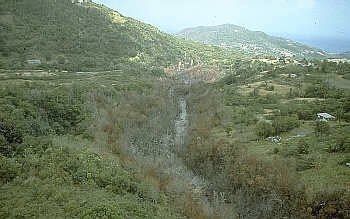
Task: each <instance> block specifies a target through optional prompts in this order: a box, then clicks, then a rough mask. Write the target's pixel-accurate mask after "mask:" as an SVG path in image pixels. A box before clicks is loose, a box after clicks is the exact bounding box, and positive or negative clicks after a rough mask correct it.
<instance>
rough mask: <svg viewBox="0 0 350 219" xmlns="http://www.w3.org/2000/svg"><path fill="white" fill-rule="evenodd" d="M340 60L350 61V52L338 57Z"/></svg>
mask: <svg viewBox="0 0 350 219" xmlns="http://www.w3.org/2000/svg"><path fill="white" fill-rule="evenodd" d="M338 56H339V57H340V58H346V59H350V51H349V52H344V53H341V54H339V55H338Z"/></svg>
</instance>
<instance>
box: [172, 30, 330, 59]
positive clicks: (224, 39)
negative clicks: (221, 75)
mask: <svg viewBox="0 0 350 219" xmlns="http://www.w3.org/2000/svg"><path fill="white" fill-rule="evenodd" d="M176 36H177V37H179V38H184V39H190V40H193V41H195V42H201V43H205V44H210V45H216V46H220V47H223V48H228V49H231V50H234V51H240V52H244V53H248V54H250V55H253V56H277V57H280V56H295V57H298V58H324V57H326V56H328V54H327V53H326V52H325V51H322V50H321V49H317V48H313V47H309V46H306V45H303V44H301V43H297V42H293V41H291V40H288V39H284V38H279V37H273V36H269V35H267V34H265V33H263V32H260V31H250V30H248V29H246V28H244V27H240V26H236V25H232V24H224V25H220V26H207V27H206V26H201V27H194V28H188V29H185V30H182V31H181V32H179V33H177V34H176Z"/></svg>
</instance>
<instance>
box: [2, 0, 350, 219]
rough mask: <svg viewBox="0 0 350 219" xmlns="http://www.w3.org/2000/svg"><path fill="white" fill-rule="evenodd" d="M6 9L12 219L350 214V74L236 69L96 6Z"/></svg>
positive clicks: (268, 63) (11, 5)
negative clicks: (326, 117) (321, 115)
mask: <svg viewBox="0 0 350 219" xmlns="http://www.w3.org/2000/svg"><path fill="white" fill-rule="evenodd" d="M0 6H1V7H0V24H1V28H2V29H5V30H7V31H1V33H0V41H1V45H0V46H1V48H0V49H1V50H0V52H1V57H0V62H1V63H0V64H1V68H3V70H0V103H1V104H0V165H1V168H0V192H1V196H0V217H1V218H52V217H54V218H198V219H199V218H315V217H316V218H348V217H350V212H349V209H348V206H350V193H349V186H350V185H349V180H348V179H349V178H350V172H349V163H350V141H349V139H350V136H349V132H348V129H349V128H350V89H349V88H350V80H349V79H350V64H349V63H348V62H340V61H339V60H330V61H327V60H306V59H303V60H292V61H290V63H287V62H286V59H284V58H283V57H282V58H280V59H276V60H266V59H260V60H259V59H238V57H237V56H236V55H235V54H233V53H231V52H229V51H226V50H223V49H220V48H217V47H212V46H204V45H199V44H197V43H193V42H187V41H184V40H180V39H175V38H173V37H171V36H169V35H166V34H164V33H162V32H160V31H159V30H157V29H155V28H153V27H151V26H150V25H146V24H143V23H141V22H138V21H135V20H133V19H131V18H127V17H124V16H122V15H120V14H119V13H117V12H115V11H112V10H110V9H108V8H106V7H104V6H102V5H98V4H95V3H91V2H89V3H84V4H82V5H80V4H72V2H71V1H68V0H67V1H66V0H62V1H57V0H56V1H55V0H50V1H42V0H35V1H30V2H29V1H25V0H16V1H1V2H0ZM34 8H35V10H34ZM53 24H54V25H53ZM28 59H40V60H41V64H29V63H27V62H26V60H28ZM192 60H193V61H192ZM34 69H40V70H34ZM67 70H68V71H69V72H67ZM106 70H109V71H106ZM81 71H93V72H81ZM208 82H211V83H208ZM320 112H326V113H329V114H331V115H334V116H335V119H334V120H329V121H323V120H319V119H317V116H316V114H317V113H320ZM329 185H332V186H329Z"/></svg>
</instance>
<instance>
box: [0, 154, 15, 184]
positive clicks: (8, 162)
mask: <svg viewBox="0 0 350 219" xmlns="http://www.w3.org/2000/svg"><path fill="white" fill-rule="evenodd" d="M19 172H20V164H19V163H17V162H16V160H15V159H12V158H6V157H4V156H3V155H1V154H0V185H1V184H4V183H8V182H10V181H11V180H13V179H14V178H15V177H16V176H17V175H18V174H19Z"/></svg>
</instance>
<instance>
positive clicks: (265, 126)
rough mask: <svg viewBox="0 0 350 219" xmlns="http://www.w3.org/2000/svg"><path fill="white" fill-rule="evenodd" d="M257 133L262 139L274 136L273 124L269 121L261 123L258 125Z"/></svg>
mask: <svg viewBox="0 0 350 219" xmlns="http://www.w3.org/2000/svg"><path fill="white" fill-rule="evenodd" d="M255 132H256V134H257V135H258V136H259V137H261V138H266V137H269V136H271V135H272V134H273V128H272V124H271V123H270V122H267V121H259V122H258V123H257V124H256V127H255Z"/></svg>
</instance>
